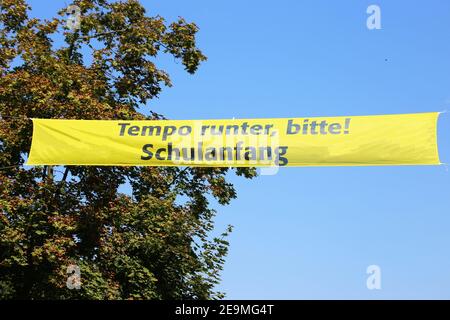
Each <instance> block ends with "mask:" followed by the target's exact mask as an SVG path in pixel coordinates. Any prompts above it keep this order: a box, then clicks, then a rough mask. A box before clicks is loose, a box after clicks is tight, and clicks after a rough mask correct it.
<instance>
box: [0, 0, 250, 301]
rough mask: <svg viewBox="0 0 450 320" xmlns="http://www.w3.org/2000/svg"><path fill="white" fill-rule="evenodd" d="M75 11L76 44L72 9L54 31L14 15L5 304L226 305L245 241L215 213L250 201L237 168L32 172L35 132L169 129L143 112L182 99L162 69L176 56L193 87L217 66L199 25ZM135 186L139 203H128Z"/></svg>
mask: <svg viewBox="0 0 450 320" xmlns="http://www.w3.org/2000/svg"><path fill="white" fill-rule="evenodd" d="M74 4H75V5H77V6H78V7H79V8H80V9H81V15H82V20H81V25H80V28H79V30H76V31H71V30H69V29H68V28H67V27H66V10H65V9H63V10H61V12H59V14H58V15H57V17H55V18H53V19H51V20H40V19H36V18H30V17H29V10H30V8H29V6H28V4H27V3H26V2H25V0H3V3H2V8H1V20H0V23H1V24H0V28H1V29H0V76H1V79H0V114H1V116H2V119H1V120H0V168H2V169H0V297H1V298H16V299H181V298H185V299H210V298H220V297H222V294H221V293H218V292H215V290H214V287H215V285H216V284H217V283H218V282H219V280H220V278H219V274H220V271H221V269H222V267H223V263H224V257H225V256H226V254H227V250H228V242H227V241H226V237H227V235H228V234H229V232H230V231H231V227H229V228H228V229H227V230H226V231H225V232H224V233H223V235H222V236H220V237H213V236H212V232H213V228H214V224H213V218H214V215H215V212H214V210H212V209H211V208H210V206H211V205H210V203H209V202H210V201H209V200H208V199H211V198H215V199H216V200H217V201H218V202H219V203H220V204H223V205H225V204H228V203H229V202H230V200H231V199H233V198H235V197H236V193H235V190H234V187H233V185H232V184H230V183H228V182H227V181H226V179H225V176H226V174H227V172H228V171H229V169H228V168H184V169H181V168H167V167H158V168H157V167H77V166H59V167H44V168H43V167H33V168H24V166H23V164H24V161H25V160H26V157H27V153H28V150H29V148H30V143H31V137H32V123H31V121H29V118H33V117H34V118H58V119H59V118H64V119H122V120H129V119H160V118H161V117H162V116H161V115H159V114H157V113H155V112H154V111H151V110H147V112H145V113H146V114H150V115H151V116H145V115H144V114H143V113H140V112H139V109H140V108H146V105H147V104H148V101H149V100H151V99H153V98H155V97H157V96H158V94H159V93H160V91H161V89H162V87H164V86H171V82H170V78H169V75H168V74H167V73H166V72H165V71H164V70H160V69H158V67H157V65H156V64H155V63H156V62H155V61H156V59H157V58H158V57H159V56H160V55H164V54H166V55H172V56H173V57H175V58H176V59H179V60H180V61H181V62H182V65H183V66H184V68H185V70H186V71H187V72H189V73H195V71H196V70H197V68H198V67H199V64H200V63H201V62H202V61H204V60H206V57H205V56H204V55H203V54H202V52H201V51H200V50H199V49H198V48H197V46H196V39H195V36H196V33H197V31H198V28H197V26H196V25H195V24H194V23H188V22H186V21H185V20H183V19H182V18H180V19H179V20H178V21H176V22H174V23H171V24H167V23H166V21H165V20H164V19H163V18H162V17H160V16H155V17H148V16H147V15H146V12H145V10H144V8H143V7H142V5H141V4H140V3H139V2H138V1H136V0H129V1H126V2H114V3H111V2H109V1H106V0H79V1H75V2H74ZM58 37H59V38H58ZM58 39H60V40H58ZM63 40H64V41H63ZM59 42H62V43H64V44H63V45H56V43H59ZM233 170H234V171H235V172H236V173H237V174H238V175H241V176H245V177H247V178H251V177H253V176H254V175H255V171H254V169H233ZM124 184H129V185H130V187H131V190H132V193H131V194H123V193H121V192H119V188H120V187H121V186H123V185H124ZM180 197H181V198H183V199H186V201H180ZM69 265H76V266H78V267H79V268H80V271H81V288H80V289H79V290H76V289H73V290H69V289H68V288H67V286H66V282H67V279H68V276H69V275H68V274H67V267H68V266H69Z"/></svg>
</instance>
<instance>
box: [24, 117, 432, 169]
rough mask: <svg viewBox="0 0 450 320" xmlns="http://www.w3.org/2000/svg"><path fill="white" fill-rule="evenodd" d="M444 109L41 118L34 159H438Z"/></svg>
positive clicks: (271, 162)
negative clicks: (240, 116) (232, 116)
mask: <svg viewBox="0 0 450 320" xmlns="http://www.w3.org/2000/svg"><path fill="white" fill-rule="evenodd" d="M438 115H439V113H437V112H436V113H418V114H401V115H381V116H348V117H316V118H310V117H308V118H291V119H289V118H288V119H240V120H234V119H233V120H186V121H184V120H158V121H125V120H120V121H112V120H53V119H51V120H48V119H46V120H44V119H33V142H32V146H31V151H30V155H29V158H28V163H27V164H28V165H100V166H103V165H106V166H213V167H224V166H226V167H247V166H251V167H253V166H255V167H270V166H360V165H436V164H439V163H440V161H439V155H438V147H437V137H436V136H437V133H436V131H437V119H438Z"/></svg>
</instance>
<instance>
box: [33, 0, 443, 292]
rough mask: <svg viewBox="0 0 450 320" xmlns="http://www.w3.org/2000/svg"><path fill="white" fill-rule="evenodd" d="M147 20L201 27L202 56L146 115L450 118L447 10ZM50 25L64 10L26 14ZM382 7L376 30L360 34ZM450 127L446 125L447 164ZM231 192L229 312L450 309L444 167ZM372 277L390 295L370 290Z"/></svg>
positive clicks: (225, 210)
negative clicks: (246, 302)
mask: <svg viewBox="0 0 450 320" xmlns="http://www.w3.org/2000/svg"><path fill="white" fill-rule="evenodd" d="M141 2H142V3H144V4H145V7H146V8H147V9H148V14H149V15H157V14H159V15H161V16H163V17H165V18H167V19H168V21H172V20H175V19H176V18H177V17H178V16H182V17H184V18H186V19H187V20H188V21H194V22H196V23H197V24H198V26H199V27H200V29H201V30H200V33H199V36H198V43H199V46H200V48H201V49H202V50H203V51H204V53H205V54H206V55H207V56H208V58H209V59H208V61H207V62H206V63H204V64H203V65H202V66H201V67H200V69H199V71H198V73H197V74H195V75H194V76H191V75H188V74H187V73H185V72H184V71H183V68H182V65H181V64H176V63H174V60H173V59H162V60H161V64H160V66H162V67H163V68H165V69H167V70H168V71H169V73H170V74H171V76H172V80H173V83H174V87H173V88H168V89H166V90H165V91H164V92H163V93H162V94H161V96H160V98H159V99H157V100H154V101H152V102H151V103H150V104H149V106H150V108H151V109H152V110H154V111H157V112H159V113H162V114H164V115H165V116H167V117H168V118H171V119H213V118H233V117H235V118H275V117H286V118H287V117H311V116H341V115H371V114H392V113H415V112H428V111H443V110H446V109H447V110H449V111H450V40H449V39H450V2H449V1H448V0H440V1H439V0H427V1H425V0H420V1H419V0H417V1H410V0H409V1H406V0H403V1H377V2H372V1H363V0H359V1H358V0H353V1H349V0H348V1H327V0H309V1H298V0H290V1H289V0H279V1H265V0H259V1H256V0H251V1H250V0H249V1H242V0H227V1H211V0H193V1H186V0H142V1H141ZM30 3H31V4H32V6H33V8H34V10H33V14H34V15H36V16H38V17H50V16H52V15H53V14H54V13H55V12H56V10H57V9H59V8H61V7H64V5H68V4H70V2H69V1H63V0H61V1H59V0H51V1H50V0H45V1H43V0H33V1H30ZM371 4H377V5H379V6H380V7H381V13H382V17H381V19H382V30H368V29H367V28H366V19H367V17H368V15H367V14H366V9H367V7H368V6H369V5H371ZM449 146H450V113H447V114H443V115H441V118H440V121H439V147H440V155H441V161H442V162H446V163H448V162H450V150H449ZM230 179H231V180H232V181H233V182H234V183H235V185H236V188H237V190H238V199H236V200H235V201H233V202H232V204H231V205H230V206H227V207H220V206H218V205H216V204H214V207H215V208H216V209H217V210H218V217H217V226H218V231H220V230H221V229H224V227H225V226H226V225H227V224H232V225H234V226H235V231H234V232H233V234H232V236H231V238H230V240H231V248H230V253H229V256H228V258H227V262H226V265H225V270H224V272H223V282H222V284H221V285H220V287H219V289H220V290H222V291H224V292H226V293H227V297H228V298H230V299H266V298H267V299H317V298H319V299H348V298H353V299H417V298H424V299H429V298H435V299H443V298H445V299H450V248H449V247H450V246H449V245H450V186H449V183H450V173H449V171H448V167H446V166H405V167H330V168H327V167H325V168H323V167H322V168H281V169H280V171H279V172H278V174H276V175H274V176H260V177H258V178H256V179H255V180H253V181H249V180H245V179H243V178H236V177H234V176H233V175H231V176H230ZM373 264H375V265H378V266H380V268H381V273H382V280H381V282H382V283H381V284H382V289H381V290H368V289H367V288H366V279H367V276H368V275H367V274H366V268H367V267H368V266H369V265H373Z"/></svg>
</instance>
